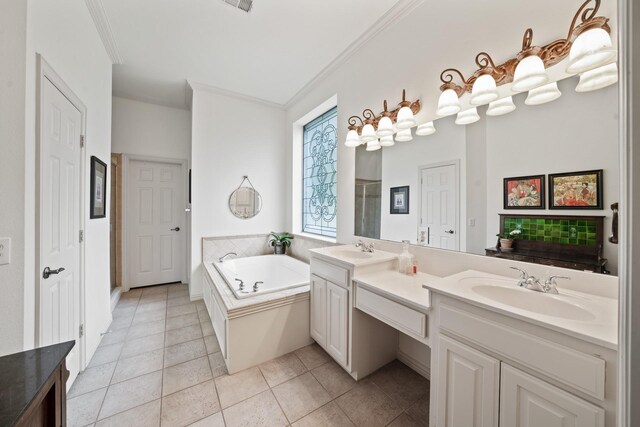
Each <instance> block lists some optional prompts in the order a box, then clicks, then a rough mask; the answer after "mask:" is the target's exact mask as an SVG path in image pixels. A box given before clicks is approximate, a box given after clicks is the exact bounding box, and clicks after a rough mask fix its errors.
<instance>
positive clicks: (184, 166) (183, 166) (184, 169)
mask: <svg viewBox="0 0 640 427" xmlns="http://www.w3.org/2000/svg"><path fill="white" fill-rule="evenodd" d="M132 161H138V162H153V163H168V164H172V165H179V166H180V172H181V175H182V177H183V186H185V185H186V187H183V192H182V206H183V209H184V225H185V232H186V233H187V236H185V246H186V247H185V254H184V258H185V260H184V261H185V263H184V266H185V267H184V272H183V273H182V278H181V280H182V283H188V281H189V273H188V271H189V269H190V268H191V266H190V262H189V261H190V259H189V254H190V247H189V246H190V245H189V238H188V237H189V233H190V230H191V226H190V224H189V221H188V219H189V217H188V215H187V212H188V211H187V209H188V208H189V206H188V197H189V194H188V193H189V188H188V185H189V184H188V179H189V178H188V170H189V169H188V162H187V160H186V159H173V158H169V157H156V156H143V155H139V154H126V153H122V165H121V167H122V200H121V202H122V212H123V213H122V236H121V239H122V240H121V241H122V260H121V263H122V291H123V292H128V291H129V289H130V287H129V283H128V280H127V277H128V275H127V273H128V271H127V270H128V267H127V262H125V261H124V260H126V259H127V247H128V246H129V244H128V241H127V214H126V212H127V193H128V190H127V189H128V188H129V181H128V176H129V174H128V171H129V168H130V167H131V166H130V163H131V162H132Z"/></svg>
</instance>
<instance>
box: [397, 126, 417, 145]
mask: <svg viewBox="0 0 640 427" xmlns="http://www.w3.org/2000/svg"><path fill="white" fill-rule="evenodd" d="M412 139H413V136H412V135H411V129H402V130H401V131H398V133H397V134H396V142H409V141H411V140H412Z"/></svg>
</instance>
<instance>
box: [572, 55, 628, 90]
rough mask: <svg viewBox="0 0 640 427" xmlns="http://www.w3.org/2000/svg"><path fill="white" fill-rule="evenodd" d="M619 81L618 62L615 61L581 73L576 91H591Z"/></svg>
mask: <svg viewBox="0 0 640 427" xmlns="http://www.w3.org/2000/svg"><path fill="white" fill-rule="evenodd" d="M617 81H618V64H616V63H615V62H614V63H612V64H609V65H604V66H602V67H600V68H595V69H593V70H589V71H585V72H584V73H582V74H580V82H579V83H578V86H576V92H590V91H592V90H597V89H602V88H603V87H607V86H609V85H612V84H614V83H616V82H617Z"/></svg>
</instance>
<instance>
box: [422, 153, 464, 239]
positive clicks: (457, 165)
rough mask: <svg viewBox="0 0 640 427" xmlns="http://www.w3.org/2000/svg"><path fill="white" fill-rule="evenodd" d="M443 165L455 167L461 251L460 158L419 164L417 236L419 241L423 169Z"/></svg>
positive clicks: (457, 222) (458, 236)
mask: <svg viewBox="0 0 640 427" xmlns="http://www.w3.org/2000/svg"><path fill="white" fill-rule="evenodd" d="M442 166H453V167H454V169H455V173H454V175H455V182H454V187H455V190H456V195H457V197H456V198H455V204H456V206H455V210H456V224H457V225H456V242H457V246H458V248H457V249H456V250H457V251H460V250H461V248H462V227H461V226H460V218H461V215H460V197H461V194H460V181H461V179H460V159H454V160H447V161H444V162H436V163H428V164H425V165H420V166H418V177H419V179H420V182H419V186H418V187H419V188H420V191H419V197H418V201H419V205H420V207H419V209H418V221H417V223H418V224H417V227H416V230H417V231H418V233H417V234H416V236H417V241H419V240H420V227H421V224H420V219H421V218H422V171H423V170H425V169H433V168H439V167H442ZM438 249H443V248H438Z"/></svg>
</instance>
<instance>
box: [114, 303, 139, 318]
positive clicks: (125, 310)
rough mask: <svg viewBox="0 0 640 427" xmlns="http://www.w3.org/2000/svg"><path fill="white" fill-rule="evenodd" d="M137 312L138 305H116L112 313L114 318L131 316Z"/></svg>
mask: <svg viewBox="0 0 640 427" xmlns="http://www.w3.org/2000/svg"><path fill="white" fill-rule="evenodd" d="M135 312H136V307H135V306H133V307H120V308H118V307H116V309H115V310H113V312H112V313H111V315H112V316H113V318H114V319H117V318H118V317H129V316H131V315H132V314H134V313H135Z"/></svg>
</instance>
